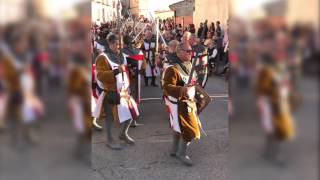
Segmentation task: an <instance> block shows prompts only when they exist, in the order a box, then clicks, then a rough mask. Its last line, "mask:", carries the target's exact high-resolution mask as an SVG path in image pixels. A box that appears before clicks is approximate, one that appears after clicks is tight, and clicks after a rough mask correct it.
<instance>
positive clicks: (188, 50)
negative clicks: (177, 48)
mask: <svg viewBox="0 0 320 180" xmlns="http://www.w3.org/2000/svg"><path fill="white" fill-rule="evenodd" d="M182 50H183V51H185V52H187V53H189V54H190V53H192V49H182Z"/></svg>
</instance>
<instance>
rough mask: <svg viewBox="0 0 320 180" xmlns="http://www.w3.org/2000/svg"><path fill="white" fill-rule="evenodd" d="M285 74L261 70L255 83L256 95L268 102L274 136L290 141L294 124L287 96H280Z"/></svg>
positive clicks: (270, 69)
mask: <svg viewBox="0 0 320 180" xmlns="http://www.w3.org/2000/svg"><path fill="white" fill-rule="evenodd" d="M285 78H286V73H285V72H281V70H279V69H277V68H275V67H273V66H266V67H264V68H263V69H261V71H260V73H259V75H258V81H257V94H258V95H259V96H265V97H267V98H268V99H269V100H270V103H271V111H272V121H273V127H274V133H275V134H274V135H275V136H276V137H277V138H279V139H282V140H284V139H290V138H292V137H293V136H294V133H295V130H294V123H293V119H292V116H291V109H290V104H289V98H288V97H289V96H290V91H289V95H288V96H287V97H284V96H283V95H281V83H285V82H284V81H288V79H285Z"/></svg>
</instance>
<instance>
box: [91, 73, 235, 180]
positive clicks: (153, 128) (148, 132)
mask: <svg viewBox="0 0 320 180" xmlns="http://www.w3.org/2000/svg"><path fill="white" fill-rule="evenodd" d="M226 87H227V86H226V83H225V81H224V78H222V77H210V78H209V80H208V84H207V87H206V90H207V92H208V93H209V94H210V95H212V96H213V97H216V98H214V100H213V102H212V103H211V104H210V105H209V106H208V107H207V108H206V109H205V111H204V112H203V113H202V114H201V116H200V119H201V121H202V124H203V128H204V131H205V132H206V134H207V136H204V135H202V137H201V139H200V141H195V142H192V143H191V147H190V149H189V152H190V157H191V158H192V159H193V161H194V164H195V165H194V166H193V167H186V166H184V165H183V164H182V163H181V162H180V161H179V160H178V159H176V158H173V157H170V156H169V149H170V147H171V139H172V130H171V129H170V127H169V119H168V114H167V112H166V111H165V107H164V104H163V102H162V100H161V96H162V92H161V89H160V88H155V87H150V86H149V87H143V89H142V99H143V101H142V102H141V105H140V107H139V109H140V113H141V115H140V118H139V123H142V124H144V125H143V126H139V127H137V128H130V130H129V134H130V135H131V137H133V138H134V139H135V140H136V144H135V145H133V146H130V145H126V146H125V148H124V149H123V150H121V151H113V150H110V149H109V148H108V147H106V145H105V141H106V135H105V132H104V131H102V132H98V131H95V132H94V133H93V137H92V168H93V176H94V179H95V180H105V179H107V180H111V179H115V180H120V179H128V180H135V179H137V180H143V179H145V180H149V179H150V180H158V179H159V180H160V179H161V180H166V179H174V180H179V179H184V180H197V179H201V180H206V179H208V180H213V179H214V180H225V179H228V176H227V174H228V171H227V153H228V149H229V143H228V114H227V112H228V111H227V100H228V98H227V90H226ZM113 132H114V133H113V134H114V137H117V136H118V132H119V130H118V129H115V128H114V129H113Z"/></svg>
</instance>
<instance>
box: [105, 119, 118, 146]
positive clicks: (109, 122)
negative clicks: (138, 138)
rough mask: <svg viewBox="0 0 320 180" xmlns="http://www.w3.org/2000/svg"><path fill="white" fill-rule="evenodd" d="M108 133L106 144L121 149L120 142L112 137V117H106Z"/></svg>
mask: <svg viewBox="0 0 320 180" xmlns="http://www.w3.org/2000/svg"><path fill="white" fill-rule="evenodd" d="M105 126H106V134H107V143H106V146H108V147H109V148H110V149H112V150H121V149H122V146H121V145H120V144H118V143H116V142H115V141H114V139H113V137H112V131H111V130H112V119H106V123H105Z"/></svg>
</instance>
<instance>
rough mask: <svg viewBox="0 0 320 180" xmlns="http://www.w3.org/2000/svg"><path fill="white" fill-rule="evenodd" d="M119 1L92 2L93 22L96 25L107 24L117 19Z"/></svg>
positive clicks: (95, 0)
mask: <svg viewBox="0 0 320 180" xmlns="http://www.w3.org/2000/svg"><path fill="white" fill-rule="evenodd" d="M118 3H121V2H120V1H119V0H92V1H91V20H92V22H96V23H98V24H99V23H105V22H108V21H115V20H116V19H117V7H118Z"/></svg>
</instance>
